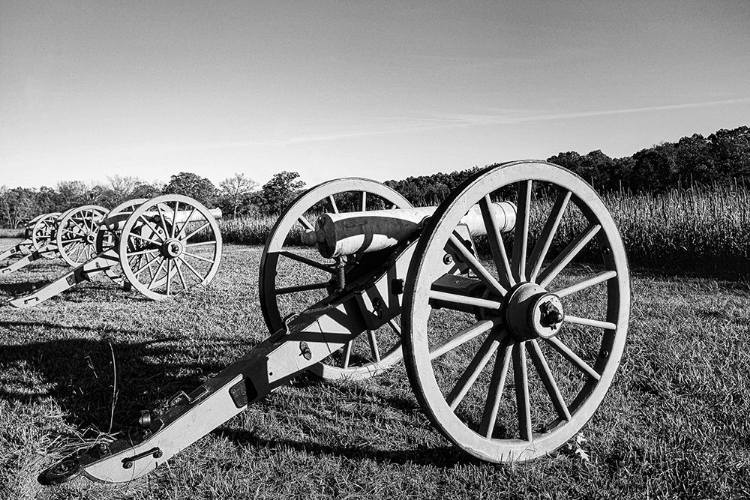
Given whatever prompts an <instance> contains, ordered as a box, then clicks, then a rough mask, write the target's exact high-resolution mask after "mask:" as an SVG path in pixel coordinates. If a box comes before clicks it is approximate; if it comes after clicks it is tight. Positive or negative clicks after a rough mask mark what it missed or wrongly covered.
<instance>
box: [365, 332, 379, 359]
mask: <svg viewBox="0 0 750 500" xmlns="http://www.w3.org/2000/svg"><path fill="white" fill-rule="evenodd" d="M367 340H368V341H369V342H370V353H372V358H373V359H374V360H375V362H377V363H380V349H378V339H377V338H375V332H374V331H372V330H367Z"/></svg>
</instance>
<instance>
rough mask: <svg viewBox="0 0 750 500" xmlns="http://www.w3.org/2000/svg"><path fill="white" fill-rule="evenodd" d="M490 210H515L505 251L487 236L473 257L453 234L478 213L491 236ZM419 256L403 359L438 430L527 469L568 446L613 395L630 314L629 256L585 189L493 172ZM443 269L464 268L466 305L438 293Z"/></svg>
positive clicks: (535, 168)
mask: <svg viewBox="0 0 750 500" xmlns="http://www.w3.org/2000/svg"><path fill="white" fill-rule="evenodd" d="M497 199H503V200H506V201H512V202H515V203H516V205H517V220H516V226H515V229H514V232H513V233H512V235H511V236H510V237H508V236H506V239H512V240H513V243H512V245H508V246H507V248H506V243H505V242H504V241H503V237H502V235H501V234H500V233H499V231H495V230H488V233H489V234H488V236H487V238H486V242H482V241H478V248H479V249H480V250H479V252H478V253H479V258H478V259H475V258H474V254H473V253H472V251H471V250H468V249H467V246H466V245H465V244H464V242H463V241H462V237H461V236H460V234H459V233H458V232H454V230H455V229H456V226H457V225H458V223H459V221H460V219H461V217H463V215H464V214H465V213H466V212H467V210H469V209H470V208H471V207H472V206H473V205H475V204H479V205H480V208H481V210H482V214H483V218H484V220H485V225H486V226H488V227H490V228H492V227H497V224H496V223H495V222H494V221H493V220H492V216H491V213H490V211H489V210H488V209H487V207H488V205H487V203H489V202H490V201H496V200H497ZM483 247H484V249H485V251H484V253H482V251H481V249H482V248H483ZM415 256H418V257H415V259H414V260H413V261H412V263H411V266H410V268H409V273H408V278H407V280H406V290H405V295H404V313H403V317H402V321H403V328H404V358H405V363H406V368H407V372H408V374H409V379H410V382H411V384H412V386H413V388H414V391H415V394H416V396H417V399H418V400H419V402H420V404H421V406H422V407H423V409H424V411H425V412H426V413H427V415H428V417H429V418H430V420H431V421H432V422H433V423H434V424H435V425H436V427H437V428H438V429H439V430H440V431H441V432H442V433H443V434H444V435H445V436H446V437H448V438H449V439H450V440H451V441H453V442H454V443H455V444H456V445H458V446H459V447H461V448H462V449H464V450H465V451H467V452H468V453H471V454H472V455H474V456H476V457H479V458H481V459H484V460H489V461H493V462H508V461H524V460H530V459H534V458H537V457H540V456H543V455H545V454H548V453H551V452H553V451H554V450H556V449H557V448H559V447H560V446H561V445H563V444H564V443H565V442H566V441H568V440H569V439H570V438H571V437H573V436H575V434H576V433H578V432H579V431H580V430H581V428H582V427H583V426H584V424H585V423H586V422H587V421H588V420H589V419H590V418H591V417H592V415H593V414H594V412H595V411H596V409H597V408H598V407H599V405H600V404H601V403H602V400H603V399H604V396H605V394H606V392H607V390H608V389H609V387H610V384H611V383H612V380H613V377H614V375H615V372H616V370H617V368H618V366H619V363H620V358H621V356H622V353H623V350H624V347H625V338H626V335H627V328H628V315H629V310H630V285H629V273H628V265H627V261H626V255H625V249H624V247H623V245H622V241H621V239H620V235H619V232H618V230H617V228H616V227H615V224H614V222H613V221H612V218H611V216H610V214H609V213H608V211H607V209H606V207H605V206H604V204H603V203H602V201H601V200H600V198H599V197H598V195H597V194H596V193H595V192H594V190H593V189H592V188H591V187H590V186H589V185H588V184H586V183H585V182H584V181H583V180H582V179H581V178H580V177H578V176H576V175H575V174H573V173H571V172H569V171H567V170H565V169H563V168H562V167H559V166H557V165H553V164H550V163H546V162H542V161H518V162H511V163H507V164H504V165H500V166H497V167H494V168H490V169H488V170H485V171H483V172H480V173H478V174H476V175H474V176H473V177H472V178H470V179H469V180H467V181H466V182H465V183H464V184H463V185H462V186H461V187H460V188H459V189H457V190H456V191H455V192H453V193H452V194H451V196H450V197H449V198H448V199H447V200H446V201H445V202H444V203H443V204H442V205H441V206H440V207H439V208H438V210H437V212H436V213H435V215H434V217H433V218H432V219H431V221H430V222H429V224H428V225H427V227H426V228H425V230H424V232H423V233H422V236H421V237H420V240H419V242H418V246H417V248H416V250H415ZM446 256H449V257H446ZM446 258H452V259H457V260H459V261H464V262H465V263H466V264H467V265H468V267H469V269H470V273H469V274H468V275H466V276H464V278H466V280H467V281H464V282H463V283H464V285H466V286H465V287H464V289H465V290H472V293H468V292H466V293H461V292H458V291H456V290H453V291H450V292H445V291H444V288H443V291H439V290H437V289H436V286H435V282H436V281H437V280H438V279H439V278H441V273H442V271H440V269H441V267H442V266H441V263H442V262H443V261H444V259H446ZM529 360H530V361H531V363H530V364H529V362H528V361H529Z"/></svg>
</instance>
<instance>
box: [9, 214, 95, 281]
mask: <svg viewBox="0 0 750 500" xmlns="http://www.w3.org/2000/svg"><path fill="white" fill-rule="evenodd" d="M107 212H108V210H107V209H106V208H104V207H100V206H98V205H84V206H81V207H74V208H71V209H70V210H67V211H66V212H63V213H62V214H60V213H58V212H55V213H51V214H46V215H41V216H39V217H36V218H35V219H33V220H32V222H34V225H33V226H32V227H31V229H29V227H28V226H27V238H26V239H25V240H24V241H22V242H21V243H19V244H18V245H16V246H15V247H14V248H12V249H10V250H9V251H7V252H5V253H3V254H2V255H0V257H1V258H0V260H2V259H3V258H5V257H6V255H7V256H11V255H13V254H14V253H15V254H18V253H20V254H25V256H24V257H23V258H21V259H19V260H17V261H16V262H14V263H13V264H11V265H9V266H7V267H3V268H0V275H4V274H10V273H12V272H15V271H18V270H19V269H22V268H24V267H26V266H28V265H29V264H31V263H32V262H34V261H35V260H38V259H41V258H47V259H52V258H55V257H58V256H60V257H62V258H63V260H65V262H67V263H68V264H69V265H71V266H77V265H78V264H81V263H82V262H85V261H86V260H87V258H88V256H89V255H91V254H92V252H94V249H95V243H96V234H97V232H98V229H99V223H100V222H101V221H102V219H103V218H104V217H105V216H106V215H107Z"/></svg>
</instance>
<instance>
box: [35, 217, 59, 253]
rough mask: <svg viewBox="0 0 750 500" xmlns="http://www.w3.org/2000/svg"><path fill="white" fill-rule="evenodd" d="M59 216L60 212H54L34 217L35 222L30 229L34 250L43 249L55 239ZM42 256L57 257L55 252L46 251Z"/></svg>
mask: <svg viewBox="0 0 750 500" xmlns="http://www.w3.org/2000/svg"><path fill="white" fill-rule="evenodd" d="M58 217H60V212H52V213H50V214H44V215H40V216H38V217H35V218H34V220H33V222H34V224H33V225H32V226H31V229H30V230H29V233H30V234H29V238H30V239H31V241H32V243H33V245H34V250H41V249H43V248H44V247H46V246H47V245H48V244H49V243H50V242H52V241H54V240H55V237H56V231H57V219H58ZM42 256H43V257H45V258H47V259H53V258H55V257H57V255H56V253H55V252H49V253H47V252H45V253H44V254H42Z"/></svg>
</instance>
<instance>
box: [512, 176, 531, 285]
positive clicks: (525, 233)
mask: <svg viewBox="0 0 750 500" xmlns="http://www.w3.org/2000/svg"><path fill="white" fill-rule="evenodd" d="M517 210H518V211H517V213H516V230H515V234H514V237H513V256H512V260H513V273H514V277H515V278H516V281H526V250H527V249H526V247H527V245H528V240H529V218H530V216H531V214H530V212H531V181H530V180H528V181H525V182H522V183H521V184H520V185H519V186H518V207H517Z"/></svg>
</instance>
